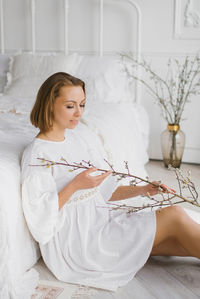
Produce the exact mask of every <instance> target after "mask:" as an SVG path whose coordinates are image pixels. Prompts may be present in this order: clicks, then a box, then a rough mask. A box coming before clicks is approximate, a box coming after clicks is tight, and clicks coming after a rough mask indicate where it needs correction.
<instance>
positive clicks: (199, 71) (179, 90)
mask: <svg viewBox="0 0 200 299" xmlns="http://www.w3.org/2000/svg"><path fill="white" fill-rule="evenodd" d="M120 56H121V58H122V61H123V65H124V69H125V71H126V73H127V74H128V76H129V78H130V79H131V80H139V81H140V82H141V83H142V84H143V85H144V86H145V87H147V89H148V90H149V91H150V93H151V95H152V96H153V98H154V99H156V101H155V102H156V103H157V104H158V105H159V106H160V107H161V110H162V115H163V117H164V119H165V120H166V121H167V123H168V124H179V123H180V120H181V119H182V114H183V111H184V107H185V104H186V103H187V102H189V98H190V97H191V96H192V95H197V94H200V56H199V55H198V54H197V55H196V56H195V57H194V58H190V57H188V56H186V57H185V58H184V61H183V62H182V63H181V62H180V61H179V60H178V59H169V60H168V63H167V72H166V75H165V76H161V75H159V74H158V73H157V72H155V71H154V70H153V68H152V66H151V65H150V63H148V62H147V61H146V60H145V59H140V60H138V59H136V58H135V57H134V55H133V54H131V53H121V54H120ZM137 67H140V68H141V69H142V70H144V71H145V73H146V74H147V75H148V77H149V79H150V82H151V83H152V85H151V83H150V82H148V81H146V80H145V79H144V78H142V77H139V76H137V73H136V72H135V70H136V69H137Z"/></svg>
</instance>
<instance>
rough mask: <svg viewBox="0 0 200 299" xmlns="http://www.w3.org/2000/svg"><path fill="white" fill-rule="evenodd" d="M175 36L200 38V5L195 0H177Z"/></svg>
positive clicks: (177, 37)
mask: <svg viewBox="0 0 200 299" xmlns="http://www.w3.org/2000/svg"><path fill="white" fill-rule="evenodd" d="M174 38H175V39H188V40H190V39H194V40H195V39H200V6H198V5H196V6H195V2H194V0H175V11H174Z"/></svg>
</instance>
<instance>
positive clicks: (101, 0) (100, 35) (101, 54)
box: [99, 0, 103, 57]
mask: <svg viewBox="0 0 200 299" xmlns="http://www.w3.org/2000/svg"><path fill="white" fill-rule="evenodd" d="M99 4H100V7H99V8H100V13H99V15H100V19H99V56H100V57H103V0H100V2H99Z"/></svg>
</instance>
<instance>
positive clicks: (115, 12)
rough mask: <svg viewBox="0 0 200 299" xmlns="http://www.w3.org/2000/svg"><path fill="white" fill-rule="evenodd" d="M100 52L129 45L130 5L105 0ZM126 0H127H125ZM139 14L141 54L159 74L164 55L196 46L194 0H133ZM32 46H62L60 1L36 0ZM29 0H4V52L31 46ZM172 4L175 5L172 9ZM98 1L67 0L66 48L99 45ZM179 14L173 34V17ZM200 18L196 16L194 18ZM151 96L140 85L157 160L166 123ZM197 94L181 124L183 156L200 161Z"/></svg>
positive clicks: (199, 32)
mask: <svg viewBox="0 0 200 299" xmlns="http://www.w3.org/2000/svg"><path fill="white" fill-rule="evenodd" d="M104 2H105V6H106V12H105V15H104V19H105V27H106V30H105V37H104V42H105V45H106V46H105V51H126V50H131V49H133V48H134V47H133V45H134V44H135V41H134V39H133V38H132V37H134V36H135V34H136V32H135V31H134V27H135V14H134V12H133V10H132V8H131V6H130V5H127V4H126V5H124V4H121V3H119V1H117V0H104ZM124 2H126V1H124ZM136 2H137V3H138V5H139V6H140V9H141V12H142V52H143V55H144V57H145V58H146V59H147V60H148V61H151V64H152V66H153V67H155V69H156V70H158V71H159V72H161V73H164V72H165V70H166V62H167V59H168V58H169V57H177V58H181V57H183V56H184V55H185V54H191V55H193V54H194V53H196V52H197V51H199V50H200V20H199V23H198V14H199V16H200V1H199V0H193V1H192V0H190V1H189V0H176V2H175V0H167V1H166V0H149V1H142V0H136ZM189 2H190V3H193V6H194V8H195V13H196V14H197V15H196V20H197V23H196V27H195V26H193V24H192V20H193V21H194V18H193V19H192V18H191V19H189V20H187V22H189V23H190V27H188V26H185V25H184V24H185V23H184V21H186V19H185V18H184V11H185V9H186V5H187V4H188V3H189ZM36 3H37V10H36V26H37V36H36V48H37V50H41V51H62V50H64V39H63V35H64V17H63V8H64V5H63V1H62V0H42V1H39V0H36ZM30 4H31V1H29V0H4V8H5V18H4V24H5V32H6V36H5V47H6V49H7V50H9V51H12V52H13V51H16V50H19V49H23V50H29V49H31V34H30V33H31V10H30V7H31V5H30ZM176 4H180V7H179V9H178V10H177V11H175V8H176ZM98 7H99V1H98V0H69V10H70V15H69V45H70V50H71V51H78V52H80V53H82V52H83V53H90V52H95V51H97V49H98V35H97V29H98V18H99V11H98ZM179 17H180V23H178V25H179V26H178V27H177V35H178V34H179V37H178V38H175V34H174V33H175V25H176V26H177V23H175V20H178V18H179ZM199 18H200V17H199ZM154 102H155V100H154V99H153V98H152V97H151V96H150V95H149V94H148V93H147V91H146V90H145V88H144V87H143V88H142V103H143V104H144V106H145V108H146V109H147V111H148V113H149V117H150V125H151V130H150V146H149V153H150V157H151V158H156V159H161V150H160V134H161V131H162V130H163V129H165V127H166V122H165V121H164V120H163V119H162V118H161V115H160V114H161V113H160V109H159V107H158V106H157V105H155V104H154ZM199 111H200V96H198V97H197V96H196V97H193V98H191V103H188V104H187V106H186V107H185V117H186V120H185V121H183V122H181V128H182V129H183V131H184V132H185V133H186V148H185V152H184V157H183V160H184V161H187V162H196V163H200V134H199V128H200V118H199Z"/></svg>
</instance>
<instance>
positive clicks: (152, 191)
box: [143, 181, 176, 196]
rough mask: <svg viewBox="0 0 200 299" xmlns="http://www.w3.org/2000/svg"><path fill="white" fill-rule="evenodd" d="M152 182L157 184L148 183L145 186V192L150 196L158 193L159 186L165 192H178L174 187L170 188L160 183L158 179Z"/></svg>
mask: <svg viewBox="0 0 200 299" xmlns="http://www.w3.org/2000/svg"><path fill="white" fill-rule="evenodd" d="M152 183H153V184H154V185H156V186H153V185H152V184H148V185H146V186H144V192H143V194H144V195H146V194H149V195H150V196H152V195H156V194H158V190H159V187H161V189H162V192H163V193H167V192H168V193H170V194H174V193H176V191H175V190H174V189H172V188H169V187H168V186H167V185H165V184H160V185H159V183H158V182H157V181H154V182H152Z"/></svg>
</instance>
